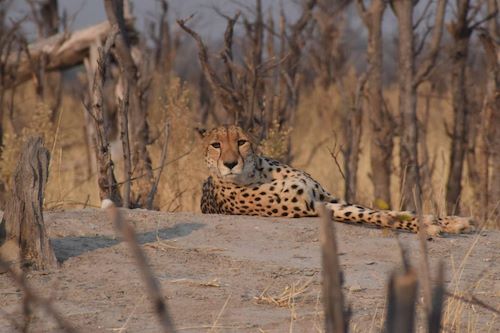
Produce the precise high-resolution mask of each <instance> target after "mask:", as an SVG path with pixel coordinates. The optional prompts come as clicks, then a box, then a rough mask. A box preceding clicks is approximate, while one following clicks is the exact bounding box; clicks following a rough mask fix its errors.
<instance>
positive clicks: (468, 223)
mask: <svg viewBox="0 0 500 333" xmlns="http://www.w3.org/2000/svg"><path fill="white" fill-rule="evenodd" d="M438 223H439V225H440V226H441V229H442V230H443V232H447V233H450V234H462V233H469V232H473V231H474V230H475V225H474V220H473V219H472V218H469V217H460V216H446V217H443V218H440V219H438Z"/></svg>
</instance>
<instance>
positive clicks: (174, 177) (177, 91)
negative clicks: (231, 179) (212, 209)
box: [150, 77, 205, 211]
mask: <svg viewBox="0 0 500 333" xmlns="http://www.w3.org/2000/svg"><path fill="white" fill-rule="evenodd" d="M159 80H160V79H159ZM160 82H161V80H160ZM157 86H159V87H160V88H159V89H157V90H156V91H155V92H154V95H155V97H154V99H153V100H152V101H153V102H152V105H151V124H158V125H157V126H156V129H153V132H154V131H156V132H158V133H159V132H161V131H162V130H163V128H164V127H165V124H166V123H167V122H168V123H169V124H170V137H169V143H168V156H167V165H166V166H165V170H164V172H163V174H162V176H161V180H160V184H159V189H158V198H157V200H158V201H157V203H158V205H157V206H158V207H159V208H160V210H163V211H196V210H198V202H199V198H200V195H201V192H200V189H201V182H202V180H203V174H204V173H205V170H204V169H203V163H202V159H201V154H200V153H199V151H198V150H197V149H196V148H197V147H196V143H198V142H199V138H198V137H197V136H198V134H197V133H196V130H195V127H196V126H195V125H196V116H197V111H196V110H197V108H196V106H195V105H194V103H193V98H192V95H191V93H190V90H189V89H188V87H187V86H186V85H185V84H184V83H182V82H181V80H180V79H179V78H176V77H174V78H170V79H169V80H166V81H165V83H164V84H160V85H157ZM163 144H164V138H160V139H159V140H157V141H156V142H155V143H154V144H153V145H152V146H151V149H150V151H151V155H152V158H153V161H154V162H156V164H154V166H157V165H158V161H159V158H160V154H161V147H162V145H163Z"/></svg>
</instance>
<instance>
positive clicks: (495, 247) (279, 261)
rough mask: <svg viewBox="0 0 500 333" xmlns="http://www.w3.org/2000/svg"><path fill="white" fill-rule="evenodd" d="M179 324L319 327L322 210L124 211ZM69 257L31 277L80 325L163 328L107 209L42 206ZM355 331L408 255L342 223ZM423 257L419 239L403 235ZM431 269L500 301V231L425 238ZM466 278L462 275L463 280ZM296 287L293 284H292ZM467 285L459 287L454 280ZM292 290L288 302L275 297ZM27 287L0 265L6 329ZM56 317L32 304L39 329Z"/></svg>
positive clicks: (472, 312)
mask: <svg viewBox="0 0 500 333" xmlns="http://www.w3.org/2000/svg"><path fill="white" fill-rule="evenodd" d="M125 215H126V217H127V218H128V219H129V221H131V222H132V223H133V224H134V225H135V227H136V229H137V232H138V234H139V240H140V243H141V244H142V246H143V248H144V250H145V252H146V254H147V256H148V257H149V260H150V264H151V266H152V268H153V269H154V271H155V273H156V276H157V278H158V280H159V282H160V284H161V288H162V291H163V294H164V297H165V299H166V300H167V302H168V305H169V310H170V313H171V314H172V317H173V320H174V322H175V325H176V327H177V329H178V330H179V331H180V332H207V331H210V330H211V329H212V331H213V332H291V331H293V332H315V331H321V326H322V317H321V316H322V314H321V313H322V308H321V303H320V302H319V297H320V292H321V285H320V281H321V277H320V267H321V266H320V251H319V242H318V223H319V221H318V219H314V218H304V219H275V218H252V217H241V216H217V215H199V214H190V213H176V214H169V213H159V212H148V211H143V210H134V211H126V212H125ZM45 220H46V224H47V227H48V230H49V233H50V236H51V239H52V243H53V246H54V248H55V252H56V255H57V257H58V259H59V260H60V261H61V267H60V268H59V269H57V270H54V271H51V272H44V273H37V272H36V273H30V274H29V275H28V279H29V283H30V284H31V285H32V286H33V287H34V288H35V289H37V290H38V291H39V293H40V294H42V295H44V296H45V297H48V298H50V299H51V300H52V301H53V303H54V304H55V306H56V308H57V309H58V310H59V311H60V312H61V313H62V314H63V316H65V317H66V318H67V319H68V320H69V321H71V322H72V323H73V324H74V325H75V326H76V327H77V328H80V329H81V331H83V332H114V331H116V332H120V331H121V332H158V325H157V321H156V318H155V317H154V313H153V310H152V306H151V304H150V302H149V299H148V298H147V297H146V296H145V292H144V286H143V283H142V280H141V279H140V276H139V274H138V270H137V268H136V266H135V265H134V261H133V258H132V256H131V255H130V253H129V251H128V248H127V246H126V244H124V243H121V242H120V241H119V240H118V239H117V238H116V237H115V232H114V230H113V227H112V226H111V224H110V222H109V220H108V219H107V217H106V215H105V214H104V212H102V211H100V210H75V211H65V212H53V213H46V214H45ZM335 225H336V227H337V228H336V230H337V238H338V240H339V247H340V249H339V250H340V253H341V255H340V260H341V264H342V267H343V270H344V274H345V294H346V295H347V299H348V302H349V304H350V305H351V307H352V312H353V316H352V319H351V327H352V330H351V331H352V332H370V331H373V332H376V331H379V329H380V328H381V325H382V320H383V315H384V311H385V301H384V299H385V287H386V283H387V278H388V274H389V273H390V272H391V271H392V270H394V269H395V268H396V267H398V266H399V265H400V261H401V260H400V254H399V249H398V245H397V242H396V240H395V238H394V237H393V236H392V234H391V233H389V232H384V231H381V230H376V229H370V228H367V227H360V226H354V225H345V224H340V223H336V224H335ZM399 238H400V240H401V241H402V243H403V244H404V245H405V246H406V247H408V249H409V251H410V253H411V257H412V260H413V262H414V263H415V264H417V255H418V242H417V237H416V236H415V235H411V234H399ZM428 246H429V253H430V257H431V261H432V263H431V267H432V268H433V270H434V271H435V268H436V264H437V261H438V260H439V259H442V260H443V261H444V262H445V263H446V268H447V269H446V273H447V274H446V275H447V277H446V282H447V284H448V289H449V290H450V291H452V292H457V291H470V292H473V293H474V295H476V296H477V298H478V299H480V300H481V301H484V302H486V303H488V304H490V305H492V306H493V307H495V308H497V309H498V308H499V305H500V304H499V303H500V302H499V299H500V282H499V281H500V268H499V266H500V265H499V264H498V262H499V261H498V259H499V258H500V232H495V231H486V232H481V233H479V234H472V235H463V236H450V237H445V238H439V239H434V240H432V241H429V242H428ZM457 281H458V282H457ZM286 288H288V289H286ZM457 288H458V289H457ZM290 290H293V291H294V292H293V294H294V297H289V298H287V297H286V296H284V297H283V302H282V303H281V304H280V305H281V306H279V305H278V304H273V303H272V301H271V302H269V300H270V299H271V297H275V298H278V296H280V294H283V295H287V294H288V295H290V294H291V293H290V292H289V291H290ZM21 299H22V293H21V292H20V290H19V289H18V288H16V287H15V286H14V285H13V283H12V282H11V280H10V278H9V277H8V276H7V275H6V274H2V275H0V309H1V312H0V332H11V331H16V329H15V324H14V322H16V321H17V322H18V323H21V322H23V317H22V310H21ZM499 320H500V318H498V317H495V315H494V314H493V313H492V312H490V311H488V310H485V309H483V308H481V307H480V306H477V305H474V306H471V305H468V304H463V303H461V302H451V303H450V304H449V307H448V312H447V313H445V324H446V325H447V326H446V327H448V328H450V331H457V330H456V329H454V328H453V327H454V326H453V325H456V326H458V327H462V328H463V330H461V331H463V332H488V331H489V332H498V331H499V330H500V323H499ZM56 330H57V326H56V325H55V323H54V321H53V320H51V319H50V318H48V317H47V315H46V314H45V313H43V312H42V311H35V314H34V316H33V321H32V324H31V330H30V331H32V332H52V331H56Z"/></svg>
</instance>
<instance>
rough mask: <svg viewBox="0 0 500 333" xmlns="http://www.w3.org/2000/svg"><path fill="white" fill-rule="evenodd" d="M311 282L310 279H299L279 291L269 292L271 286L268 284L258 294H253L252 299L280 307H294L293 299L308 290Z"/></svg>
mask: <svg viewBox="0 0 500 333" xmlns="http://www.w3.org/2000/svg"><path fill="white" fill-rule="evenodd" d="M311 283H312V279H309V280H306V281H302V280H299V281H296V282H295V283H293V284H291V285H287V286H286V287H285V288H284V289H283V290H282V291H281V292H279V293H271V292H269V290H270V288H271V286H269V287H267V288H266V289H264V291H262V293H260V295H259V296H255V297H254V299H255V301H256V302H257V303H258V304H268V305H274V306H277V307H281V308H285V307H286V308H289V309H292V308H293V307H295V301H296V300H297V299H298V298H299V297H300V296H302V295H303V294H304V293H305V292H306V291H308V290H309V287H310V286H311Z"/></svg>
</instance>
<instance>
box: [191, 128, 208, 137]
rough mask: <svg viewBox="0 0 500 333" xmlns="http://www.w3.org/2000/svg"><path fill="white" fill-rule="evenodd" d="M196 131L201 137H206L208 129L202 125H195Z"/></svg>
mask: <svg viewBox="0 0 500 333" xmlns="http://www.w3.org/2000/svg"><path fill="white" fill-rule="evenodd" d="M194 129H195V130H196V132H197V133H198V134H199V135H200V138H202V139H203V138H204V137H205V135H207V129H206V128H202V127H195V128H194Z"/></svg>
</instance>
